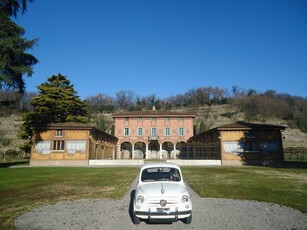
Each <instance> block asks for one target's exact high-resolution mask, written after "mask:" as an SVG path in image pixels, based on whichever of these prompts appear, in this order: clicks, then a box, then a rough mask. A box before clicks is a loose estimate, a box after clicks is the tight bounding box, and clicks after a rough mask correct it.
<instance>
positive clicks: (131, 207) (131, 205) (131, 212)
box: [129, 189, 135, 222]
mask: <svg viewBox="0 0 307 230" xmlns="http://www.w3.org/2000/svg"><path fill="white" fill-rule="evenodd" d="M134 195H135V189H134V190H132V191H131V193H130V203H129V216H130V219H131V222H132V220H133V200H134Z"/></svg>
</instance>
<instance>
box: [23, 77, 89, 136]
mask: <svg viewBox="0 0 307 230" xmlns="http://www.w3.org/2000/svg"><path fill="white" fill-rule="evenodd" d="M37 88H38V90H39V94H38V96H36V97H33V98H32V99H31V101H30V104H31V105H32V106H33V108H34V109H33V110H32V111H30V112H26V113H24V115H23V121H24V123H23V126H22V127H21V131H22V133H21V136H22V137H23V138H27V137H28V136H31V126H33V125H42V126H44V125H47V124H51V123H62V122H78V123H87V122H88V117H87V107H86V103H85V101H82V100H81V99H80V98H79V97H78V96H77V92H76V91H75V90H74V88H73V85H71V84H70V81H69V80H68V79H67V78H66V77H65V76H63V75H61V74H58V75H53V76H51V77H50V78H48V81H47V82H45V83H43V84H41V85H40V86H38V87H37Z"/></svg>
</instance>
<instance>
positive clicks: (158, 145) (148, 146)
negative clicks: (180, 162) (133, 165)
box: [113, 110, 195, 159]
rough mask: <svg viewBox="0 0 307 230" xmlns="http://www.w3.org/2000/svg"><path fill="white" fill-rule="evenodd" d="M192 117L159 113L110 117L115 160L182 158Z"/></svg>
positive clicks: (151, 112)
mask: <svg viewBox="0 0 307 230" xmlns="http://www.w3.org/2000/svg"><path fill="white" fill-rule="evenodd" d="M194 117H195V116H194V115H193V114H189V113H175V112H170V111H161V110H148V111H139V112H121V113H117V114H113V118H114V121H115V133H114V135H115V136H116V137H117V138H118V142H117V151H116V152H117V159H176V158H184V157H185V156H183V155H184V153H183V151H182V149H183V148H185V147H184V146H185V145H186V143H187V140H188V139H189V138H190V137H192V136H193V135H194V130H193V120H194Z"/></svg>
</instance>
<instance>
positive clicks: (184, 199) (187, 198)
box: [181, 195, 190, 203]
mask: <svg viewBox="0 0 307 230" xmlns="http://www.w3.org/2000/svg"><path fill="white" fill-rule="evenodd" d="M189 200H190V198H189V196H188V195H183V196H182V197H181V201H182V203H188V202H189Z"/></svg>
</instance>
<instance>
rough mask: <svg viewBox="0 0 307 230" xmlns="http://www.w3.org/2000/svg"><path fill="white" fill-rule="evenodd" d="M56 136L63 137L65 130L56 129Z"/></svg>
mask: <svg viewBox="0 0 307 230" xmlns="http://www.w3.org/2000/svg"><path fill="white" fill-rule="evenodd" d="M55 136H56V137H62V136H63V131H62V129H58V130H56V131H55Z"/></svg>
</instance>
